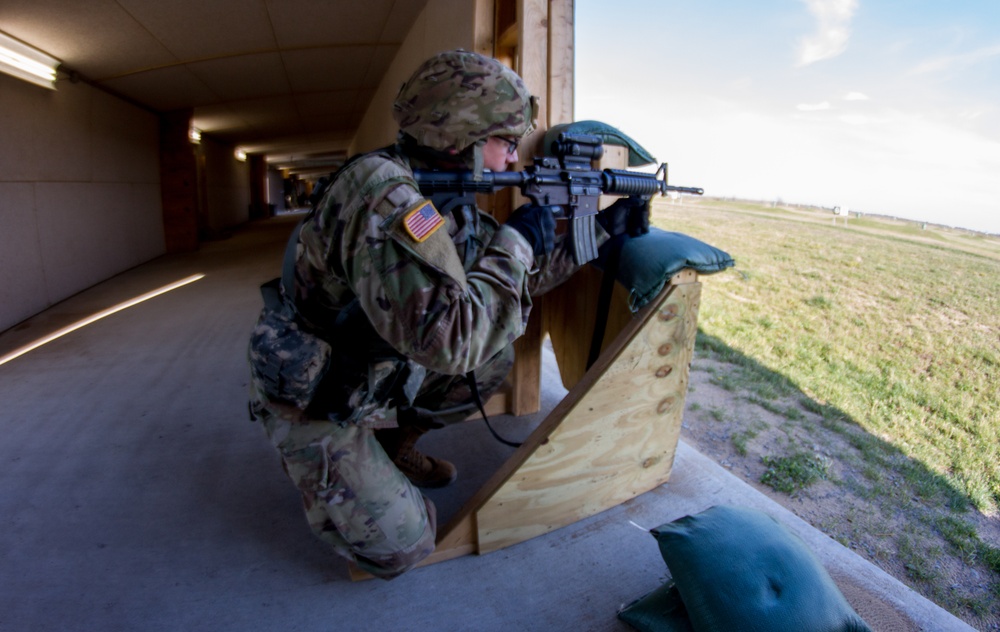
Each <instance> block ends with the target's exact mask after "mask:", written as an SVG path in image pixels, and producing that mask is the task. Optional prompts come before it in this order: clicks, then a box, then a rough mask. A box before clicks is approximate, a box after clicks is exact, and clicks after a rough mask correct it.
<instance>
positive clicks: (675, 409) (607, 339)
mask: <svg viewBox="0 0 1000 632" xmlns="http://www.w3.org/2000/svg"><path fill="white" fill-rule="evenodd" d="M628 164H629V163H628V149H627V148H626V147H624V146H615V145H608V144H606V145H605V155H604V157H603V158H602V159H601V161H600V163H598V164H595V165H594V166H595V167H599V168H601V169H603V168H628ZM614 199H616V198H610V199H608V200H602V204H601V207H602V208H603V207H605V206H607V205H608V204H610V203H611V202H613V201H614ZM514 203H520V202H518V201H516V200H515V201H514ZM498 215H499V216H500V217H502V216H503V214H502V213H500V214H498ZM671 249H673V250H676V251H678V252H676V253H675V255H673V256H669V257H660V256H659V255H657V254H653V253H654V252H655V253H661V252H663V251H665V250H671ZM656 259H659V260H660V262H659V267H657V264H655V263H654V264H652V265H650V260H656ZM629 261H631V265H632V267H633V268H635V267H639V268H640V269H641V270H640V274H638V275H632V276H638V277H643V278H641V279H639V280H635V279H626V281H625V283H624V284H623V283H622V282H621V280H622V278H623V276H625V277H629V276H630V274H629ZM731 265H732V260H731V259H730V258H729V255H728V254H726V253H725V252H723V251H720V250H717V249H715V248H713V247H711V246H708V245H707V244H704V243H702V242H699V241H698V240H696V239H693V238H690V237H687V236H684V235H680V234H677V233H666V232H664V231H661V230H659V229H657V228H653V229H652V231H651V232H650V233H649V234H648V235H644V236H642V237H640V238H636V239H632V240H630V241H628V242H626V244H625V246H624V247H623V248H622V255H621V263H620V265H619V266H618V267H619V270H618V275H617V279H618V281H617V282H615V284H614V289H613V292H612V294H611V300H610V304H609V306H608V315H607V319H606V322H605V323H604V335H603V338H602V339H601V343H600V353H599V355H597V357H596V360H595V359H594V358H593V355H592V353H591V349H590V347H591V345H592V338H593V333H594V330H595V327H598V326H600V325H599V324H598V323H597V321H596V319H595V316H594V315H595V314H597V312H598V311H599V302H600V298H599V294H600V291H601V286H602V281H603V274H604V273H603V272H602V271H601V270H600V269H598V268H597V267H596V266H594V265H586V266H584V267H583V268H582V269H581V270H579V271H578V272H577V273H576V274H574V276H573V277H572V278H571V279H570V280H569V281H567V282H566V283H564V284H562V285H561V286H559V287H557V288H556V289H554V290H552V291H550V292H548V293H546V294H544V295H543V296H541V297H538V298H537V299H533V300H534V307H533V309H532V314H531V318H530V320H529V323H528V330H527V331H526V332H525V335H524V336H522V338H520V339H519V340H518V341H517V343H516V347H515V349H516V352H517V360H516V363H515V366H514V368H513V370H512V372H511V375H510V376H509V378H508V385H507V388H506V389H505V390H502V391H501V392H500V393H498V394H497V395H495V396H494V397H493V398H492V399H491V400H490V401H489V402H488V403H487V406H486V409H487V413H488V414H490V415H491V416H492V415H498V414H511V415H515V416H520V415H526V414H533V413H536V412H538V410H539V408H540V401H541V397H540V390H541V364H542V344H543V341H544V339H545V337H546V336H548V338H549V340H550V341H551V345H552V349H553V351H554V354H555V357H556V361H557V363H558V367H559V373H560V377H561V380H562V382H563V386H564V387H565V388H566V389H568V393H567V395H566V396H565V397H564V398H563V399H562V400H561V401H560V402H559V403H558V404H557V405H556V406H555V408H553V409H552V410H551V412H549V413H548V415H547V416H546V417H545V418H544V419H543V420H542V421H541V423H540V424H539V425H538V426H537V427H536V428H535V430H534V431H533V432H532V433H531V434H530V435H529V436H528V438H527V439H526V440H525V441H524V442H523V444H522V445H521V446H520V447H519V448H517V450H516V451H515V452H514V453H513V454H512V455H511V456H510V457H509V458H508V459H507V461H506V462H504V463H503V464H502V465H501V466H500V468H499V469H498V470H497V471H496V472H495V473H494V474H493V475H492V477H490V478H489V479H487V481H486V482H485V483H484V484H483V485H482V487H481V488H480V489H479V490H478V491H477V492H476V493H474V494H473V495H472V497H471V498H469V499H468V500H467V501H466V502H465V504H464V506H462V508H461V509H460V510H459V511H458V512H457V513H456V514H455V515H454V516H453V517H452V518H451V519H450V520H449V522H448V523H446V524H444V525H443V526H441V527H439V529H438V535H437V546H436V550H435V551H434V553H432V554H431V556H430V557H428V558H427V559H426V560H424V561H423V562H422V563H421V565H426V564H432V563H436V562H440V561H444V560H448V559H452V558H455V557H460V556H463V555H467V554H471V553H477V554H483V553H488V552H491V551H496V550H499V549H502V548H504V547H507V546H510V545H513V544H517V543H520V542H523V541H525V540H528V539H531V538H534V537H537V536H540V535H543V534H545V533H548V532H550V531H553V530H555V529H558V528H561V527H564V526H567V525H570V524H572V523H574V522H577V521H579V520H582V519H584V518H588V517H590V516H593V515H595V514H597V513H600V512H602V511H605V510H607V509H610V508H612V507H615V506H617V505H619V504H621V503H623V502H625V501H627V500H629V499H631V498H634V497H635V496H638V495H640V494H643V493H645V492H647V491H649V490H651V489H653V488H655V487H658V486H659V485H662V484H663V483H665V482H667V480H668V479H669V478H670V471H671V468H672V466H673V462H674V453H675V450H676V448H677V443H678V440H679V437H680V429H681V417H682V415H683V412H684V401H685V395H686V393H687V387H688V373H689V368H690V364H691V360H692V357H693V353H694V343H695V336H696V334H697V328H698V306H699V301H700V297H701V283H700V281H699V273H698V271H696V268H697V269H700V270H702V271H707V272H715V271H718V270H722V269H724V268H726V267H729V266H731ZM650 268H652V269H650ZM637 304H639V305H641V307H638V308H637ZM594 344H596V343H594ZM595 351H596V350H595ZM588 365H589V368H588ZM352 576H354V577H355V578H361V577H364V576H365V574H364V573H362V572H359V571H357V569H355V568H352Z"/></svg>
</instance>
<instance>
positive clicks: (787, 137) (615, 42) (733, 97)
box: [575, 0, 1000, 233]
mask: <svg viewBox="0 0 1000 632" xmlns="http://www.w3.org/2000/svg"><path fill="white" fill-rule="evenodd" d="M576 29H577V30H576V80H577V84H576V97H575V108H576V112H575V116H576V119H577V120H585V119H597V120H601V121H605V122H607V123H609V124H611V125H614V126H615V127H618V128H619V129H621V130H622V131H623V132H625V133H626V134H628V135H630V136H632V137H633V138H635V139H636V140H637V141H638V142H639V143H640V144H642V145H643V146H644V147H646V148H647V149H648V150H650V152H651V153H653V155H655V156H656V158H657V159H658V160H660V161H664V162H668V163H669V164H670V181H671V183H672V184H678V185H686V186H700V187H704V188H705V192H706V194H707V195H715V196H739V197H746V198H752V199H760V200H775V199H779V198H780V199H781V200H783V201H785V202H795V203H805V204H816V205H821V206H828V207H833V206H838V205H839V206H847V207H849V208H850V209H851V210H852V211H853V210H858V211H865V212H870V213H877V214H881V215H894V216H898V217H906V218H910V219H917V220H925V221H931V222H936V223H942V224H946V225H951V226H961V227H964V228H972V229H976V230H983V231H988V232H994V233H1000V2H998V1H997V0H988V1H983V2H972V1H966V0H951V1H950V2H940V1H937V2H930V1H922V0H908V1H906V2H903V1H890V0H761V1H760V2H753V3H749V2H747V3H744V2H736V1H729V0H704V1H702V2H677V1H670V0H659V1H654V0H615V2H613V3H612V2H607V1H605V0H577V2H576Z"/></svg>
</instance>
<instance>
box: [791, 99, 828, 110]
mask: <svg viewBox="0 0 1000 632" xmlns="http://www.w3.org/2000/svg"><path fill="white" fill-rule="evenodd" d="M795 109H796V110H798V111H799V112H819V111H821V110H829V109H830V102H829V101H823V102H822V103H800V104H798V105H796V106H795Z"/></svg>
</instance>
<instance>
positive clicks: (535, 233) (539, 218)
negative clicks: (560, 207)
mask: <svg viewBox="0 0 1000 632" xmlns="http://www.w3.org/2000/svg"><path fill="white" fill-rule="evenodd" d="M554 210H555V209H554V207H551V206H532V205H531V204H525V205H524V206H522V207H520V208H518V209H517V210H516V211H514V212H513V213H512V214H511V216H510V219H508V220H507V226H510V227H511V228H513V229H514V230H516V231H517V232H519V233H521V234H522V235H524V238H525V239H527V240H528V243H529V244H531V248H532V250H534V252H535V256H536V257H538V256H541V255H547V254H549V253H550V252H552V250H553V248H555V242H556V218H555V215H554V213H553V212H554Z"/></svg>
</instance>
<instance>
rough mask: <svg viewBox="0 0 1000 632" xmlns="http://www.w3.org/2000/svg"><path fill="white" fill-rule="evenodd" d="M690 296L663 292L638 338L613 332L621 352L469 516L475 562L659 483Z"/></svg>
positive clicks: (679, 384)
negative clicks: (473, 519) (476, 549)
mask: <svg viewBox="0 0 1000 632" xmlns="http://www.w3.org/2000/svg"><path fill="white" fill-rule="evenodd" d="M700 293H701V284H700V283H697V282H694V283H685V284H682V285H677V286H673V288H672V290H669V291H667V292H665V293H664V294H663V295H662V298H661V299H660V300H659V301H658V302H657V304H656V306H655V307H654V308H653V309H651V310H648V311H646V312H644V314H645V318H644V320H643V322H642V325H641V329H640V330H639V331H638V332H636V333H635V334H634V335H633V334H632V333H630V332H629V331H625V332H623V335H625V336H626V337H627V342H626V343H625V344H623V345H622V346H621V349H620V351H618V352H616V353H615V355H614V358H613V360H611V361H610V363H609V364H608V363H604V362H602V363H598V364H597V365H595V366H594V368H593V369H592V372H591V373H588V375H587V379H586V380H584V381H582V382H581V383H580V384H579V385H578V386H577V388H576V389H574V391H572V392H571V393H570V394H569V395H567V397H566V399H565V400H564V404H565V405H560V406H559V407H557V409H556V410H555V411H553V413H552V415H550V419H547V420H546V421H545V422H543V425H542V427H540V428H539V430H542V431H543V432H544V431H545V430H543V428H544V429H548V430H550V431H549V432H548V434H547V436H546V437H545V439H544V440H543V441H540V442H539V443H538V445H537V446H535V447H534V449H533V451H532V453H531V454H530V456H528V457H527V458H526V459H525V460H524V461H523V462H522V463H521V464H520V465H519V466H518V467H517V468H516V470H515V471H514V472H513V473H512V474H511V475H510V476H509V478H508V479H507V480H506V481H505V482H504V483H503V484H502V485H501V486H499V488H498V489H497V491H496V492H495V493H494V494H493V495H492V496H491V497H490V498H489V499H488V500H487V501H485V502H484V503H483V504H482V508H481V509H479V511H478V512H477V513H476V523H477V524H476V527H477V534H478V536H477V539H478V547H479V552H480V553H485V552H488V551H493V550H496V549H500V548H503V547H505V546H509V545H511V544H515V543H517V542H522V541H524V540H527V539H530V538H533V537H536V536H539V535H542V534H544V533H547V532H549V531H551V530H553V529H556V528H559V527H562V526H565V525H568V524H572V523H573V522H576V521H578V520H581V519H583V518H586V517H588V516H591V515H594V514H596V513H598V512H601V511H604V510H605V509H608V508H611V507H614V506H617V505H619V504H621V503H622V502H624V501H626V500H628V499H630V498H632V497H634V496H636V495H638V494H641V493H644V492H646V491H649V490H650V489H652V488H654V487H656V486H658V485H661V484H662V483H664V482H666V481H667V479H668V478H669V476H670V468H671V466H672V464H673V457H674V451H675V449H676V446H677V441H678V437H679V434H680V423H681V416H682V413H683V409H684V398H685V394H686V392H687V379H688V366H689V364H690V362H691V356H692V352H693V348H694V337H695V334H696V332H697V317H698V302H699V298H700ZM553 416H556V417H558V418H557V419H554V420H552V417H553ZM550 420H551V421H550ZM533 437H534V435H533ZM515 456H516V455H515Z"/></svg>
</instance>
